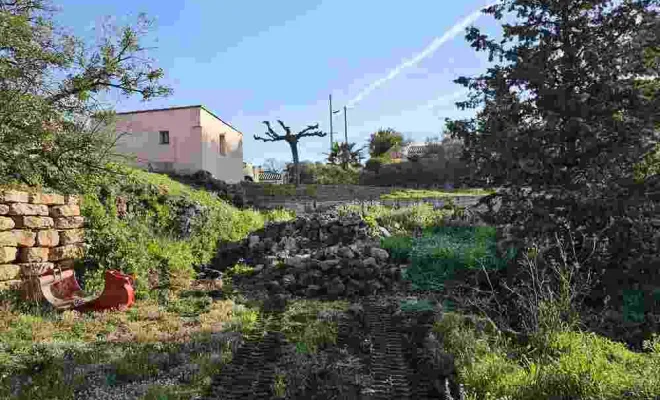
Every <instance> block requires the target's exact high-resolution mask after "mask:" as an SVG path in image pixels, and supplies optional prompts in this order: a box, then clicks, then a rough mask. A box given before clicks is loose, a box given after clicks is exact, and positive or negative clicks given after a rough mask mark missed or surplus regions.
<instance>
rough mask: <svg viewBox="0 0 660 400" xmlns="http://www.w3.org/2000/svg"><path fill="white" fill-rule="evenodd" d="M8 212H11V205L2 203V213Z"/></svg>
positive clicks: (0, 205) (0, 210) (0, 207)
mask: <svg viewBox="0 0 660 400" xmlns="http://www.w3.org/2000/svg"><path fill="white" fill-rule="evenodd" d="M8 212H9V205H7V204H0V215H7V213H8Z"/></svg>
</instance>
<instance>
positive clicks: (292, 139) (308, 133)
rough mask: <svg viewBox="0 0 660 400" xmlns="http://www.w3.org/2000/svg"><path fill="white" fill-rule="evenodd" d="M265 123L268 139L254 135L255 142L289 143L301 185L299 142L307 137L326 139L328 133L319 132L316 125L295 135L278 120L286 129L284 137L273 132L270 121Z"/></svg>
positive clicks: (298, 181) (297, 181)
mask: <svg viewBox="0 0 660 400" xmlns="http://www.w3.org/2000/svg"><path fill="white" fill-rule="evenodd" d="M263 122H264V124H265V125H266V127H267V128H268V130H267V131H266V133H265V135H266V137H260V136H257V135H254V140H261V141H262V142H279V141H285V142H287V143H288V144H289V147H290V148H291V158H292V159H293V165H294V166H295V170H296V185H299V184H300V158H299V157H298V141H300V139H302V138H305V137H312V136H317V137H324V136H326V135H327V133H324V132H321V131H320V130H318V129H319V124H316V125H308V126H307V128H305V129H303V130H301V131H300V132H298V133H295V134H294V133H291V128H290V127H288V126H286V125H284V122H282V121H280V120H279V119H278V120H277V122H278V123H279V124H280V126H281V127H282V129H284V132H286V133H285V134H284V135H280V134H278V133H277V132H275V131H274V130H273V128H272V127H271V126H270V122H268V121H263Z"/></svg>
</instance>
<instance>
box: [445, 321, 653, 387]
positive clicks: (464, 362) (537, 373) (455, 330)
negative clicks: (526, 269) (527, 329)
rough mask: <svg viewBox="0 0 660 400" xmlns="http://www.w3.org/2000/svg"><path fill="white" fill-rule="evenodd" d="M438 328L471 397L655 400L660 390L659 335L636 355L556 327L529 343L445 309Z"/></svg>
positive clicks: (619, 346)
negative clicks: (482, 326) (659, 372)
mask: <svg viewBox="0 0 660 400" xmlns="http://www.w3.org/2000/svg"><path fill="white" fill-rule="evenodd" d="M434 330H435V331H436V332H437V333H439V334H441V335H442V337H443V343H444V347H445V351H447V352H449V353H451V354H453V355H454V356H455V360H456V365H457V369H458V375H459V380H460V381H461V382H462V383H463V384H464V385H465V387H466V390H467V392H468V396H467V398H468V399H470V400H476V399H493V400H494V399H511V400H532V399H545V398H549V397H550V396H574V398H582V399H606V400H609V399H612V400H614V399H620V398H624V394H627V396H625V398H632V399H651V398H653V396H655V395H658V393H660V376H659V375H658V374H657V371H658V370H659V369H658V368H660V340H659V339H660V338H659V337H656V339H655V341H649V342H647V343H646V346H647V351H646V352H644V353H634V352H632V351H630V350H628V349H627V348H626V347H625V345H624V344H622V343H616V342H612V341H610V340H608V339H606V338H603V337H600V336H598V335H596V334H593V333H586V332H570V331H569V332H561V331H552V332H549V333H545V334H544V335H543V336H541V335H540V334H537V335H536V336H533V337H532V340H531V342H530V344H529V345H527V346H520V345H518V344H516V343H514V342H512V341H511V340H508V339H505V338H504V337H503V336H502V335H501V334H500V333H499V332H497V331H496V330H495V329H494V328H492V327H489V328H487V329H478V328H477V327H476V326H475V325H474V324H473V323H472V322H469V321H468V320H467V319H465V317H463V316H461V315H459V314H455V313H446V314H445V315H444V317H443V320H442V321H441V322H439V323H437V324H436V326H435V327H434Z"/></svg>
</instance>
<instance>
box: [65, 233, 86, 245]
mask: <svg viewBox="0 0 660 400" xmlns="http://www.w3.org/2000/svg"><path fill="white" fill-rule="evenodd" d="M84 240H85V230H84V229H67V230H63V231H60V244H62V245H67V244H73V243H82V242H83V241H84Z"/></svg>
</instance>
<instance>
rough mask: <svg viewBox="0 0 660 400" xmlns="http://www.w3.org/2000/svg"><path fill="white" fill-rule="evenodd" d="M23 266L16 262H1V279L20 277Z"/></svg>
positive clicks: (7, 279)
mask: <svg viewBox="0 0 660 400" xmlns="http://www.w3.org/2000/svg"><path fill="white" fill-rule="evenodd" d="M20 276H21V267H19V266H18V265H16V264H0V281H9V280H13V279H20Z"/></svg>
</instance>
